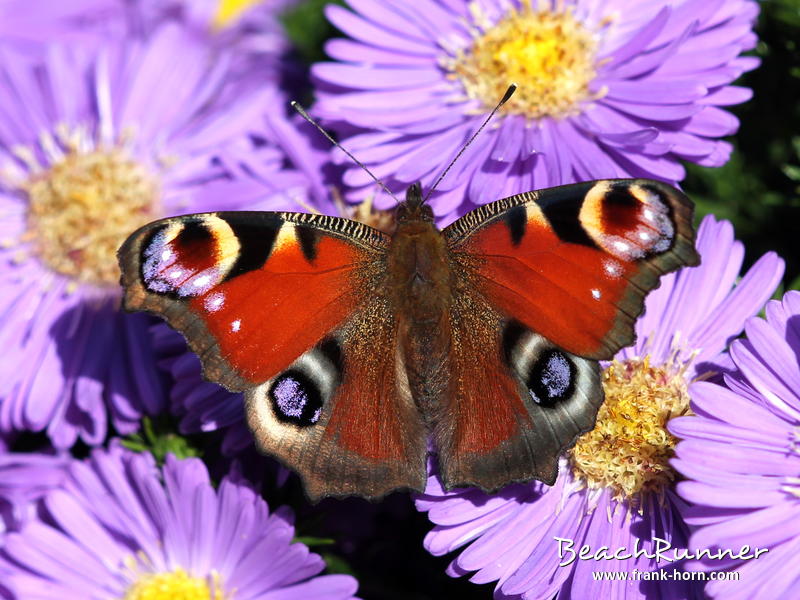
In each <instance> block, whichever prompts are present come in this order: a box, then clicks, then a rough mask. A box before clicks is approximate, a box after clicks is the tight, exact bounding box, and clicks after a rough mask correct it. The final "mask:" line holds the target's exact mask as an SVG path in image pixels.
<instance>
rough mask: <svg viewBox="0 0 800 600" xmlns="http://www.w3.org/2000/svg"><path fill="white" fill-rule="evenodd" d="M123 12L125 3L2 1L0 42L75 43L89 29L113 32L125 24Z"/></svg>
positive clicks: (110, 0) (118, 0)
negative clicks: (67, 41)
mask: <svg viewBox="0 0 800 600" xmlns="http://www.w3.org/2000/svg"><path fill="white" fill-rule="evenodd" d="M122 9H123V4H122V0H70V1H69V2H63V1H58V0H55V1H52V0H51V1H50V2H42V1H41V0H39V1H38V2H31V1H30V0H0V41H3V42H8V41H13V42H15V43H17V44H19V43H31V42H41V41H43V40H54V39H61V40H64V39H72V40H74V39H76V38H78V37H79V36H81V35H82V34H85V33H87V32H88V31H89V30H94V31H97V30H98V29H104V30H106V31H113V29H114V27H116V28H117V29H119V27H120V26H121V25H122V20H121V18H120V17H121V16H122V14H123V10H122Z"/></svg>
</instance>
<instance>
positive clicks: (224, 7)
mask: <svg viewBox="0 0 800 600" xmlns="http://www.w3.org/2000/svg"><path fill="white" fill-rule="evenodd" d="M261 1H262V0H220V1H219V5H218V6H217V13H216V14H215V15H214V21H213V27H214V28H215V29H224V28H225V27H228V26H230V25H233V24H234V23H235V22H236V21H238V20H239V18H240V17H241V16H242V15H243V14H244V13H245V12H247V10H248V9H250V8H252V7H253V6H255V5H256V4H258V3H259V2H261Z"/></svg>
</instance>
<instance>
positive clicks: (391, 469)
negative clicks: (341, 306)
mask: <svg viewBox="0 0 800 600" xmlns="http://www.w3.org/2000/svg"><path fill="white" fill-rule="evenodd" d="M245 398H246V406H247V419H248V422H249V423H250V428H251V429H252V430H253V432H254V434H255V437H256V441H257V444H258V446H259V447H260V448H261V450H262V451H264V452H267V453H269V454H273V455H276V456H278V457H279V458H280V459H281V460H282V461H283V462H284V463H286V464H287V465H288V466H289V467H291V468H292V469H295V470H296V471H298V472H299V473H300V474H302V476H303V480H304V482H305V488H306V493H307V494H308V496H309V497H310V498H311V499H312V500H314V501H315V500H317V499H319V498H320V497H323V496H343V495H352V494H357V495H359V496H364V497H367V498H373V499H374V498H379V497H381V496H384V495H385V494H387V493H388V492H390V491H392V490H396V489H415V490H417V491H422V490H423V489H424V487H425V475H426V474H425V455H426V453H427V446H426V431H425V425H424V423H423V421H422V416H421V414H420V412H419V410H418V409H417V407H416V404H415V403H414V400H413V398H412V397H411V392H410V390H409V386H408V380H407V378H406V373H405V369H404V368H403V365H402V360H401V358H400V356H399V353H398V342H397V324H396V320H395V318H394V316H393V315H392V314H391V310H390V309H389V307H388V304H387V303H386V302H385V300H384V299H382V298H376V299H375V300H374V301H372V302H371V303H370V304H368V305H367V306H366V307H365V308H364V309H363V310H362V311H360V312H359V313H358V314H356V315H355V316H354V317H353V319H351V320H349V321H348V322H347V323H345V325H344V326H343V327H342V328H341V329H339V330H337V331H336V332H335V334H333V335H332V336H330V337H329V338H326V339H325V340H324V341H323V342H322V343H321V344H320V345H318V346H316V347H315V348H314V349H312V350H311V351H309V352H307V353H305V354H303V355H302V356H301V357H300V358H299V359H297V360H296V361H295V362H294V363H292V364H291V365H290V366H289V367H288V368H287V369H286V370H284V371H282V372H281V373H279V374H278V375H277V376H276V377H274V378H272V379H271V380H270V381H267V382H266V383H264V384H263V385H261V386H259V387H257V388H255V389H253V390H250V391H248V392H247V393H246V395H245ZM301 406H302V407H303V410H300V407H301Z"/></svg>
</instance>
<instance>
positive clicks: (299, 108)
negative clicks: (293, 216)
mask: <svg viewBox="0 0 800 600" xmlns="http://www.w3.org/2000/svg"><path fill="white" fill-rule="evenodd" d="M290 104H291V105H292V108H293V109H295V110H296V111H297V112H299V113H300V116H301V117H303V118H304V119H305V120H306V121H308V122H309V123H311V124H312V125H313V126H314V127H316V128H317V130H319V132H320V133H321V134H322V135H324V136H325V137H326V138H328V141H329V142H330V143H331V144H333V145H334V146H336V147H337V148H339V150H341V151H342V152H344V153H345V154H347V156H349V157H350V159H351V160H352V161H353V162H354V163H356V164H357V165H358V166H359V167H361V168H362V169H364V170H365V171H366V172H367V175H369V176H370V177H372V179H373V180H374V181H375V183H377V184H378V185H379V186H381V188H382V189H383V191H384V192H386V193H387V194H389V195H390V196H391V197H392V198H394V199H395V201H396V202H397V203H398V204H399V203H400V200H399V198H398V197H397V196H395V195H394V194H393V193H392V190H390V189H389V188H388V187H386V184H385V183H383V182H382V181H381V180H380V179H378V178H377V177H375V175H373V174H372V171H370V170H369V169H368V168H367V165H365V164H364V163H362V162H361V161H360V160H358V159H357V158H356V157H355V156H353V155H352V153H351V152H350V151H349V150H348V149H347V148H345V147H344V146H342V145H341V144H340V143H339V142H337V141H336V140H335V139H333V137H331V134H330V133H328V132H327V131H325V130H324V129H323V128H322V126H321V125H320V124H319V123H317V122H316V121H315V120H314V119H312V118H311V115H309V114H308V113H307V112H306V110H305V109H304V108H303V107H302V106H300V104H299V103H298V102H297V101H296V100H292V101H291V102H290ZM495 110H497V109H495Z"/></svg>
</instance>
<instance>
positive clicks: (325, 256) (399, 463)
mask: <svg viewBox="0 0 800 600" xmlns="http://www.w3.org/2000/svg"><path fill="white" fill-rule="evenodd" d="M387 244H388V240H387V238H386V236H384V235H383V234H381V233H380V232H378V231H376V230H374V229H372V228H370V227H367V226H365V225H363V224H360V223H357V222H355V221H350V220H347V219H340V218H334V217H328V216H323V215H309V214H303V213H268V212H231V213H225V212H223V213H208V214H199V215H188V216H184V217H174V218H170V219H164V220H162V221H157V222H155V223H151V224H150V225H147V226H145V227H143V228H142V229H140V230H139V231H137V232H136V233H134V234H133V235H131V237H130V238H129V239H128V241H126V242H125V244H124V245H123V246H122V248H120V251H119V260H120V267H121V270H122V284H123V286H124V288H125V297H124V304H125V308H127V309H128V310H145V311H149V312H151V313H154V314H156V315H158V316H161V317H163V318H164V319H166V320H167V322H168V323H169V324H170V325H171V326H172V327H173V328H175V329H177V330H178V331H180V332H181V333H183V334H184V336H185V337H186V339H187V341H188V343H189V346H190V347H191V349H192V350H193V351H194V352H195V353H197V354H198V356H199V357H200V359H201V361H202V363H203V369H204V375H205V376H206V378H207V379H209V380H211V381H214V382H217V383H220V384H222V385H224V386H225V387H227V388H228V389H230V390H234V391H244V392H245V397H246V405H247V412H248V422H249V423H250V425H251V429H253V431H254V433H255V436H256V443H257V444H258V445H259V447H260V448H262V449H263V450H265V451H266V452H268V453H270V454H272V455H274V456H276V457H277V458H279V459H281V460H282V461H283V462H284V463H286V464H287V465H289V466H290V467H292V468H293V469H295V470H297V471H298V472H299V473H300V475H301V476H302V477H303V479H304V481H305V483H306V490H307V492H308V494H309V496H311V497H312V498H319V497H321V496H325V495H343V494H352V493H360V494H362V495H366V496H380V495H383V494H385V493H386V492H388V491H389V490H391V489H395V488H402V487H415V488H420V487H421V486H422V485H423V483H424V457H425V434H424V427H423V424H422V421H421V417H420V415H419V413H418V412H417V410H416V408H415V407H414V405H413V401H412V400H411V399H410V394H409V392H408V389H407V385H406V383H405V382H404V380H403V373H402V372H401V370H399V369H398V364H397V357H396V356H395V353H394V352H393V351H392V350H393V349H394V348H395V347H396V346H397V343H396V323H395V318H394V315H393V314H392V312H391V310H390V308H389V307H388V304H387V302H386V300H385V298H383V297H382V296H381V290H382V289H383V288H384V287H385V285H384V283H383V279H382V278H383V277H385V272H386V269H385V256H386V247H387ZM376 348H379V350H377V351H376Z"/></svg>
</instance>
